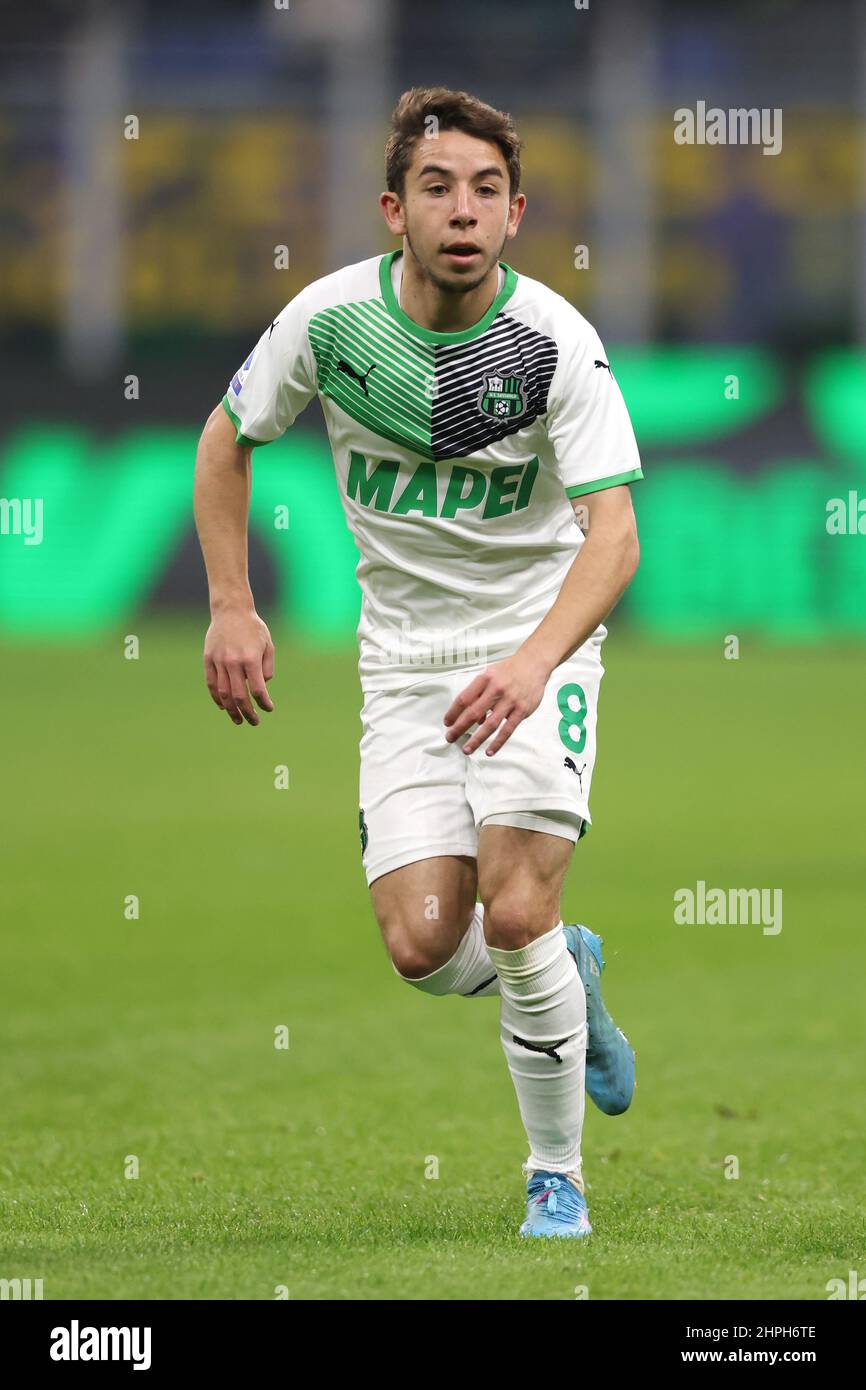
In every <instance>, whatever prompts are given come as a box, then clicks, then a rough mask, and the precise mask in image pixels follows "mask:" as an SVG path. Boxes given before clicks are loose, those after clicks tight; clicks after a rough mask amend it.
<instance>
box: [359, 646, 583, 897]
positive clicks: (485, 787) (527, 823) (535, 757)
mask: <svg viewBox="0 0 866 1390" xmlns="http://www.w3.org/2000/svg"><path fill="white" fill-rule="evenodd" d="M597 651H598V648H597V647H594V648H589V649H588V648H587V647H584V648H581V649H580V650H579V651H578V652H575V654H574V655H573V656H571V657H569V659H568V661H564V662H563V663H562V665H560V666H557V668H556V670H555V671H554V672H553V674H552V675H551V677H550V679H549V681H548V683H547V685H546V687H545V691H544V695H543V696H542V699H541V703H540V704H539V706H538V709H537V710H535V711H534V712H533V713H532V714H531V715H529V717H528V718H527V719H524V720H523V721H522V722H521V723H520V724H518V726H517V728H516V729H515V731H514V733H513V734H512V735H511V737H510V738H508V739H506V741H505V743H504V744H503V746H502V747H501V748H500V749H499V751H498V752H497V753H494V754H493V756H492V757H488V756H487V754H486V752H485V749H486V748H487V747H488V746H489V744H490V743H491V742H492V741H493V735H491V736H490V738H488V739H486V740H485V742H484V743H482V744H481V745H480V747H478V748H476V750H475V752H474V753H470V754H469V756H468V757H467V756H466V754H465V753H464V752H463V751H462V746H461V745H462V744H463V743H465V742H466V740H467V739H468V738H469V737H470V736H471V733H472V732H473V729H474V726H473V729H470V730H468V731H467V732H466V733H465V734H464V735H463V736H462V737H461V738H459V739H457V741H456V742H454V743H447V742H446V740H445V724H444V723H443V719H444V716H445V711H446V710H447V709H448V707H449V705H450V704H451V703H452V701H453V700H454V698H455V696H456V695H458V694H459V693H460V692H461V691H462V690H464V689H465V688H466V686H467V685H468V684H469V682H470V681H471V680H474V678H475V676H476V675H478V673H479V672H480V671H483V670H484V669H485V668H484V666H477V667H473V668H470V669H464V670H460V671H438V672H437V671H429V670H428V672H427V674H426V675H425V676H424V677H422V678H421V679H420V680H417V681H413V682H412V683H411V684H409V685H407V686H405V687H404V688H403V689H401V690H376V691H370V692H367V693H366V694H365V696H364V706H363V709H362V710H361V723H362V726H363V733H362V736H361V773H360V797H359V800H360V815H359V826H360V832H361V855H362V862H363V865H364V871H365V873H366V875H367V883H368V884H370V883H372V882H373V880H374V879H376V878H379V877H380V876H381V875H382V874H387V873H390V872H391V870H393V869H399V868H402V867H403V865H404V864H411V863H413V862H414V861H415V860H416V859H430V858H432V857H433V856H435V855H441V854H455V855H457V854H461V855H470V856H471V857H472V858H473V859H474V858H475V857H476V856H477V853H478V831H479V829H480V827H481V826H482V825H514V826H520V827H524V828H526V829H530V830H543V831H546V832H547V833H548V834H551V835H561V836H564V837H565V838H566V839H569V840H573V841H577V840H578V839H580V837H581V836H582V835H583V834H584V833H585V831H586V829H587V827H588V826H589V825H590V824H591V817H590V814H589V788H590V784H591V782H592V771H593V766H594V764H595V748H596V716H597V711H598V692H599V685H600V683H601V678H602V676H603V674H604V667H603V666H602V664H601V661H600V660H599V658H598V655H597Z"/></svg>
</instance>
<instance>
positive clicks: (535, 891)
mask: <svg viewBox="0 0 866 1390" xmlns="http://www.w3.org/2000/svg"><path fill="white" fill-rule="evenodd" d="M556 919H557V904H556V903H555V902H554V900H553V898H552V896H551V895H550V894H548V893H546V892H545V891H544V887H543V885H539V884H537V883H527V884H526V885H525V887H524V888H523V889H521V888H520V886H515V885H509V886H508V887H504V888H503V889H502V890H501V891H499V892H496V893H494V894H493V896H492V897H491V898H490V900H489V902H485V904H484V935H485V937H486V940H487V944H488V945H489V946H496V947H498V948H499V950H501V951H519V950H520V949H521V947H523V946H528V945H529V943H530V941H534V940H535V938H536V937H537V936H541V935H543V933H544V932H547V931H550V929H551V927H552V926H553V924H554V921H555V920H556Z"/></svg>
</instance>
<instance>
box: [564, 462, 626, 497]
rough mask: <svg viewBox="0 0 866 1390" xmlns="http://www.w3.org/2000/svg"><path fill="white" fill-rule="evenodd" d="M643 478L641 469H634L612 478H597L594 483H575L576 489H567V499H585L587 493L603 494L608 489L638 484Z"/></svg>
mask: <svg viewBox="0 0 866 1390" xmlns="http://www.w3.org/2000/svg"><path fill="white" fill-rule="evenodd" d="M642 477H643V473H642V471H641V470H640V469H639V468H632V469H630V470H629V472H628V473H614V474H613V476H612V477H610V478H596V479H595V481H594V482H592V483H575V484H574V487H567V488H566V489H565V495H566V497H583V495H584V493H587V492H603V491H604V489H605V488H607V487H619V486H620V484H621V483H636V482H637V481H638V480H639V479H640V478H642Z"/></svg>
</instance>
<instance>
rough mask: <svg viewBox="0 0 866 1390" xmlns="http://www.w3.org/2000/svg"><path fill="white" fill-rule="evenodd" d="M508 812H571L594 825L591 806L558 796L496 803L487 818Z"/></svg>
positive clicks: (523, 798)
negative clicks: (590, 810)
mask: <svg viewBox="0 0 866 1390" xmlns="http://www.w3.org/2000/svg"><path fill="white" fill-rule="evenodd" d="M508 811H570V812H571V814H572V815H574V816H580V818H581V819H582V820H585V821H586V823H587V824H588V825H592V817H591V816H590V814H589V806H588V805H587V803H586V802H585V801H584V802H583V803H582V804H575V802H573V801H567V800H566V799H565V798H564V797H556V796H517V797H512V798H511V799H510V800H508V801H496V802H495V803H494V805H492V806H491V807H490V808H489V809H488V810H487V811H486V812H485V816H499V815H503V814H505V813H507V812H508ZM475 824H476V828H477V827H478V826H481V825H483V824H484V819H483V818H482V819H481V820H479V821H476V823H475Z"/></svg>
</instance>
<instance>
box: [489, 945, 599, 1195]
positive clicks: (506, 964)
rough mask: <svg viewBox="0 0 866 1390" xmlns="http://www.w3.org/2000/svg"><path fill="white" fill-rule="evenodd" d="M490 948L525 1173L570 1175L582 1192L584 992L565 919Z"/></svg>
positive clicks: (501, 1032) (502, 1036)
mask: <svg viewBox="0 0 866 1390" xmlns="http://www.w3.org/2000/svg"><path fill="white" fill-rule="evenodd" d="M487 951H488V954H489V956H490V959H491V960H492V962H493V964H494V966H495V967H496V971H497V974H498V975H499V987H500V994H501V996H502V1003H501V1006H500V1037H501V1039H502V1046H503V1048H504V1050H505V1056H506V1059H507V1061H508V1068H509V1071H510V1072H511V1078H512V1080H513V1082H514V1089H515V1091H516V1092H517V1103H518V1105H519V1107H520V1115H521V1119H522V1120H523V1125H524V1128H525V1130H526V1135H527V1138H528V1139H529V1146H530V1152H529V1158H528V1159H527V1161H526V1163H525V1164H524V1165H523V1171H524V1173H526V1174H527V1175H528V1174H530V1173H532V1172H534V1171H536V1170H537V1169H540V1168H543V1169H544V1170H545V1171H547V1172H561V1173H567V1174H568V1175H569V1176H570V1177H572V1178H573V1179H574V1180H575V1183H576V1185H577V1186H578V1187H580V1188H581V1190H582V1189H583V1183H582V1178H581V1156H580V1138H581V1132H582V1130H583V1112H584V1094H583V1092H584V1084H585V1081H584V1074H585V1064H586V994H585V992H584V988H583V982H582V981H581V978H580V975H579V974H578V972H577V971H576V970H575V968H574V960H573V959H572V957H571V956H570V955H569V952H568V947H567V946H566V944H565V933H564V932H563V930H562V922H558V923H557V925H556V926H555V927H553V928H551V930H550V931H549V932H546V933H545V934H544V936H539V937H536V939H535V941H531V942H530V943H529V945H528V946H523V947H521V948H520V949H519V950H516V951H504V950H501V949H500V948H499V947H496V946H488V947H487ZM515 1036H516V1037H518V1038H520V1039H521V1040H522V1044H526V1043H531V1044H532V1046H531V1047H526V1046H525V1045H522V1044H521V1043H518V1042H515ZM545 1048H546V1049H548V1050H547V1051H544V1050H543V1049H545Z"/></svg>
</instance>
